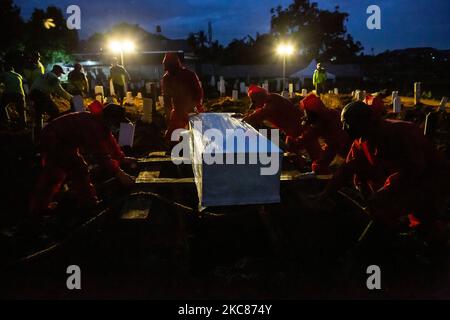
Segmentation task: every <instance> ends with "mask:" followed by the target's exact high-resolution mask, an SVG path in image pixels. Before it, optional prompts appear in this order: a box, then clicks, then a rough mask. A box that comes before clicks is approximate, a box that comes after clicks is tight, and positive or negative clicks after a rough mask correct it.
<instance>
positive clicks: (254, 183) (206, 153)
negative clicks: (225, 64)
mask: <svg viewBox="0 0 450 320" xmlns="http://www.w3.org/2000/svg"><path fill="white" fill-rule="evenodd" d="M189 124H190V129H189V138H190V140H189V142H190V158H191V161H192V168H193V171H194V176H195V183H196V186H197V192H198V198H199V201H200V203H199V206H200V207H209V206H225V205H244V204H264V203H278V202H280V174H281V157H282V151H281V150H280V149H279V148H278V146H277V145H275V144H274V143H272V142H271V141H270V140H268V139H267V138H266V137H264V136H263V135H262V134H260V133H259V132H258V131H256V130H255V129H254V128H253V127H251V126H250V125H248V124H246V123H244V122H242V121H240V120H238V119H235V118H233V117H232V116H231V114H226V113H201V114H196V115H192V116H191V117H190V121H189ZM209 129H216V130H213V131H211V130H209ZM213 135H214V139H213V138H212V136H213ZM217 135H221V136H222V137H224V139H218V138H217V137H218V136H217ZM244 136H247V137H248V139H249V140H252V141H257V144H250V143H248V142H247V143H245V142H242V141H245V140H244ZM237 139H242V140H241V143H238V142H237ZM262 150H267V152H266V153H265V158H264V159H262V158H260V154H259V151H262ZM211 156H214V157H213V158H214V159H216V160H219V161H217V162H216V163H211ZM238 157H240V160H241V164H239V163H238V160H239V159H238ZM250 158H252V159H253V160H255V159H256V161H253V162H250ZM220 159H221V160H222V161H220ZM261 160H262V161H261ZM242 162H243V163H242Z"/></svg>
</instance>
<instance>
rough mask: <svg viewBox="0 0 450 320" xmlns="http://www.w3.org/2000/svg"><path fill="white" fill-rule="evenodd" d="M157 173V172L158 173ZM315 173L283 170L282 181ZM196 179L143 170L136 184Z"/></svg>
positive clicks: (174, 183) (300, 178)
mask: <svg viewBox="0 0 450 320" xmlns="http://www.w3.org/2000/svg"><path fill="white" fill-rule="evenodd" d="M156 173H157V174H156ZM314 178H315V176H314V174H311V173H301V172H300V171H297V170H292V171H283V172H282V173H281V177H280V181H281V182H289V181H300V180H309V179H314ZM193 183H195V180H194V178H193V177H190V178H160V177H159V172H158V171H142V172H141V173H139V176H138V177H137V179H136V184H140V185H144V184H146V185H148V184H150V185H176V184H193Z"/></svg>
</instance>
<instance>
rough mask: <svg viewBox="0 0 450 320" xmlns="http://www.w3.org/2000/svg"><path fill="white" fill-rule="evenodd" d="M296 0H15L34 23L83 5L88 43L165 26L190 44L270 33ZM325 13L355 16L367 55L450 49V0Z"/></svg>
mask: <svg viewBox="0 0 450 320" xmlns="http://www.w3.org/2000/svg"><path fill="white" fill-rule="evenodd" d="M291 2H292V0H253V1H248V0H221V1H218V0H168V1H164V0H127V1H123V0H108V1H99V0H58V1H56V0H15V3H16V4H18V5H19V6H20V7H21V8H22V14H23V16H24V17H26V18H28V17H29V16H30V14H31V12H32V10H33V8H34V7H38V8H45V7H46V6H48V5H51V4H56V6H57V7H59V8H61V9H63V12H65V11H66V8H67V6H69V5H71V4H77V5H79V6H80V8H81V14H82V18H81V19H82V20H81V23H82V25H81V28H82V29H81V30H80V35H81V37H82V38H87V37H88V36H90V35H91V34H92V33H94V32H96V31H105V30H106V29H107V28H108V27H110V26H112V25H114V24H115V23H118V22H122V21H126V22H129V23H136V24H139V25H140V26H142V27H144V28H145V29H147V30H148V31H151V32H154V31H155V26H156V25H161V27H162V33H163V34H164V35H165V36H167V37H170V38H186V37H187V34H188V33H189V32H196V31H198V30H201V29H203V30H205V31H206V30H207V25H208V21H211V22H212V25H213V38H214V39H218V40H219V41H220V42H221V43H223V44H227V43H228V42H229V41H230V40H232V39H233V38H238V39H240V38H243V37H245V36H246V35H251V36H255V34H256V32H260V33H264V32H268V31H269V27H270V8H273V7H276V6H277V5H282V6H284V7H285V6H287V5H288V4H290V3H291ZM316 2H317V3H318V4H319V8H324V9H330V10H332V9H333V8H334V7H335V6H336V5H339V6H340V9H341V11H345V12H348V13H349V14H350V17H349V21H348V23H347V27H348V31H349V33H351V34H352V35H353V37H354V38H355V39H356V40H359V41H361V43H362V44H363V46H364V47H365V51H366V52H367V53H370V49H371V48H374V49H375V53H378V52H381V51H384V50H386V49H391V50H392V49H398V48H408V47H425V46H426V47H435V48H439V49H450V31H449V30H450V20H449V13H450V0H317V1H316ZM372 4H376V5H378V6H380V8H381V20H382V21H381V23H382V24H381V27H382V29H381V30H368V29H367V27H366V20H367V17H368V14H366V9H367V7H368V6H369V5H372Z"/></svg>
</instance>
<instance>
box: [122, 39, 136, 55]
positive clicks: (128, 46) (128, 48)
mask: <svg viewBox="0 0 450 320" xmlns="http://www.w3.org/2000/svg"><path fill="white" fill-rule="evenodd" d="M122 48H123V51H125V52H133V51H134V43H133V42H131V41H129V40H128V41H124V43H123V45H122Z"/></svg>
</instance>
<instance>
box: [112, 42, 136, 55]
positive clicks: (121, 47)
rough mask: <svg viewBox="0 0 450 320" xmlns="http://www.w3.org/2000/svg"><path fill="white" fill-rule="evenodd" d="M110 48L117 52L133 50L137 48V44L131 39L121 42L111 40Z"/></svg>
mask: <svg viewBox="0 0 450 320" xmlns="http://www.w3.org/2000/svg"><path fill="white" fill-rule="evenodd" d="M109 48H110V49H111V51H113V52H115V53H119V52H132V51H134V49H135V45H134V43H133V42H131V41H130V40H126V41H121V42H119V41H111V42H110V43H109Z"/></svg>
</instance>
